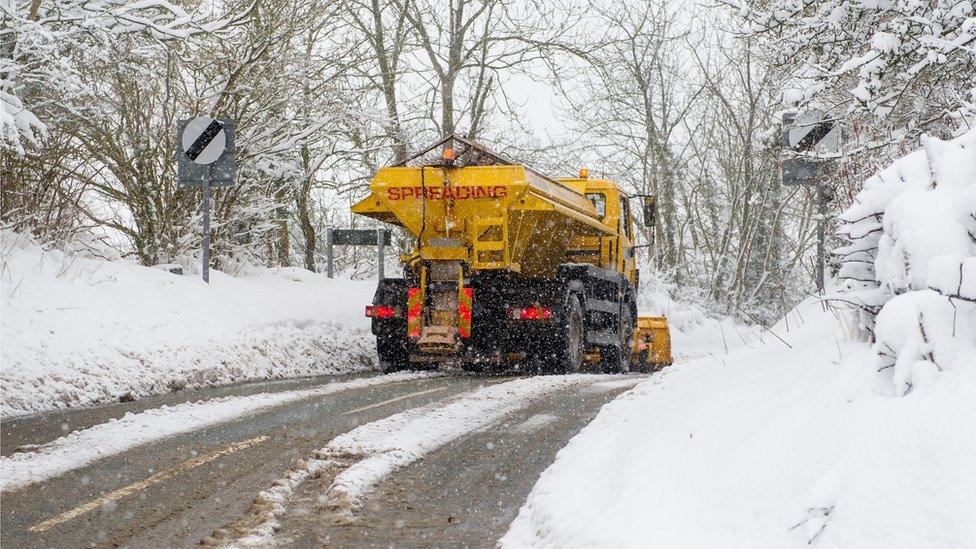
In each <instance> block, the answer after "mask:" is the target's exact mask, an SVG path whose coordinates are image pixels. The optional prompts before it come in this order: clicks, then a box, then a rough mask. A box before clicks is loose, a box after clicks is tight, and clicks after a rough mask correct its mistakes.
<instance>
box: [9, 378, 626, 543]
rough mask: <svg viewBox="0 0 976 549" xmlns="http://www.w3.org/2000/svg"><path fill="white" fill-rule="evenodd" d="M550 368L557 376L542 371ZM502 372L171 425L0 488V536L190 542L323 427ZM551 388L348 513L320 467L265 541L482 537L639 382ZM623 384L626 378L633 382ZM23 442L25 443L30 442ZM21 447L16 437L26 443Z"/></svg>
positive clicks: (251, 388) (180, 398) (43, 439)
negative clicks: (338, 515) (327, 503)
mask: <svg viewBox="0 0 976 549" xmlns="http://www.w3.org/2000/svg"><path fill="white" fill-rule="evenodd" d="M553 377H555V376H553ZM347 379H349V378H348V377H342V378H336V377H329V378H306V379H301V380H288V381H279V382H267V383H256V384H248V385H242V386H237V387H227V388H221V389H211V390H207V391H198V392H193V393H188V394H179V393H177V394H173V395H165V396H160V397H153V398H149V399H145V400H142V401H137V402H132V403H126V404H117V405H110V406H104V407H99V408H91V409H86V410H78V411H71V412H54V413H50V414H45V415H40V416H35V417H31V418H23V419H17V420H11V421H8V422H5V423H3V425H2V430H3V434H2V435H3V436H2V439H3V442H2V450H3V455H4V456H8V455H10V454H11V453H12V452H14V451H15V450H16V449H17V448H18V447H24V446H25V445H38V444H44V443H47V442H50V441H51V440H53V439H55V438H57V437H59V436H62V435H63V434H65V433H66V432H69V431H74V430H78V429H84V428H87V427H90V426H93V425H96V424H99V423H103V422H106V421H109V420H111V419H112V418H118V417H121V416H122V415H124V414H125V413H127V412H138V411H142V410H146V409H149V408H155V407H158V406H161V405H163V404H175V403H179V402H185V401H195V400H200V399H204V398H212V397H215V396H226V395H247V394H253V393H257V392H278V391H284V390H292V389H296V388H307V387H311V386H315V385H320V384H321V383H323V382H328V381H336V380H347ZM512 379H514V378H512V377H477V376H468V375H447V376H444V377H433V378H425V379H415V380H409V381H398V382H393V383H388V384H380V385H374V386H371V387H366V388H353V389H348V390H344V391H341V392H337V393H334V394H330V395H327V396H324V397H316V398H308V399H305V400H301V401H297V402H292V403H289V404H284V405H281V406H279V407H276V408H271V409H268V410H264V411H261V412H259V413H256V414H253V415H247V416H242V417H239V418H236V419H234V420H232V421H229V422H226V423H223V424H219V425H215V426H211V427H208V428H204V429H200V430H197V431H193V432H190V433H186V434H182V435H177V436H173V437H170V438H166V439H163V440H159V441H157V442H154V443H150V444H147V445H144V446H140V447H137V448H133V449H131V450H128V451H126V452H123V453H121V454H117V455H113V456H107V457H105V458H103V459H101V460H99V461H97V462H95V463H92V464H90V465H89V466H86V467H82V468H80V469H76V470H73V471H70V472H68V473H66V474H64V475H61V476H58V477H54V478H51V479H49V480H47V481H44V482H41V483H38V484H33V485H30V486H26V487H24V488H21V489H19V490H13V491H8V492H4V493H3V495H2V510H0V513H2V514H0V517H2V525H0V545H3V546H4V547H89V546H98V547H194V546H198V544H199V542H200V540H202V539H204V538H207V537H208V536H210V535H211V534H212V533H213V532H215V530H217V529H219V528H221V527H223V526H225V525H228V524H231V523H233V522H234V521H235V520H236V519H239V517H241V516H243V515H245V513H247V511H248V509H249V507H250V506H251V503H252V501H254V498H255V496H256V495H257V494H258V493H259V492H261V491H263V490H266V489H268V488H269V487H271V485H272V483H274V481H275V480H277V479H279V478H281V477H282V476H283V475H284V474H285V473H286V472H287V471H289V470H290V469H291V468H293V467H294V466H295V465H296V464H297V463H299V462H300V460H302V459H306V458H309V457H312V456H313V454H314V452H315V450H317V449H319V448H322V447H323V446H325V445H326V444H328V442H329V441H330V440H332V439H333V438H334V437H336V436H338V435H340V434H343V433H346V432H348V431H351V430H352V429H355V428H356V427H359V426H361V425H365V424H367V423H370V422H373V421H377V420H380V419H383V418H386V417H388V416H390V415H393V414H396V413H399V412H402V411H405V410H408V409H412V408H416V407H419V406H424V405H427V404H431V403H437V402H441V401H445V400H449V399H450V398H451V397H455V396H458V395H461V394H463V393H467V392H470V391H474V390H476V389H478V388H479V387H482V386H485V385H491V384H497V383H504V382H506V381H510V380H512ZM618 379H620V380H621V382H622V383H594V384H587V385H584V386H582V387H574V388H571V389H561V390H558V391H553V392H551V393H549V394H546V395H545V396H543V397H541V398H539V399H536V400H533V401H531V402H529V403H528V404H526V405H525V406H523V407H521V408H519V409H518V410H517V411H516V412H514V413H510V414H508V415H507V416H505V417H504V418H503V419H502V420H501V421H499V422H496V423H494V424H492V425H490V426H488V427H486V428H482V429H480V430H476V431H474V432H469V433H467V434H465V435H463V436H462V437H460V438H458V439H455V440H453V441H452V442H449V443H447V444H445V445H444V446H442V447H440V448H438V449H436V450H435V451H433V452H431V453H430V454H429V455H427V456H425V457H424V458H423V459H421V460H419V461H416V462H414V463H412V464H410V465H407V466H405V467H403V468H402V469H399V470H396V471H394V472H393V473H392V474H391V475H390V476H389V477H387V478H386V479H385V480H383V481H382V482H380V483H379V485H377V486H376V487H375V488H374V489H373V490H372V491H371V492H370V493H369V494H368V495H367V496H366V497H365V498H364V501H363V506H362V508H361V509H359V510H358V511H357V512H355V513H354V515H353V518H352V520H344V521H336V520H335V519H334V517H333V516H332V513H331V512H329V511H328V510H327V509H325V508H324V507H323V505H322V503H321V497H320V495H321V494H322V493H324V491H325V490H326V489H327V488H328V486H329V484H330V483H331V480H332V479H331V478H330V476H329V475H322V476H320V477H318V478H312V479H309V480H308V481H307V482H305V483H302V484H301V485H299V487H298V488H297V490H296V492H295V493H294V494H293V495H292V497H290V498H289V500H288V504H287V511H286V513H285V514H284V515H283V516H282V517H280V523H281V528H280V530H279V531H278V533H277V535H276V538H275V541H276V542H277V543H279V544H282V545H287V546H293V547H312V546H316V547H317V546H321V545H323V544H326V545H329V546H336V547H362V546H377V547H379V546H383V547H388V546H430V545H436V546H493V545H494V544H495V542H496V540H497V539H498V538H499V537H500V536H501V535H502V534H504V533H505V530H506V529H507V527H508V524H509V523H510V522H511V521H512V519H514V517H515V515H516V514H517V512H518V509H519V507H520V506H521V505H522V503H523V502H524V500H525V498H526V496H527V495H528V493H529V491H530V490H531V489H532V486H533V485H534V484H535V482H536V480H537V479H538V477H539V475H540V473H541V472H542V471H543V470H544V469H545V468H546V467H548V465H549V464H551V463H552V461H553V459H554V458H555V454H556V452H558V451H559V449H561V448H562V447H563V446H565V444H566V443H567V442H568V441H569V439H570V438H572V437H573V436H574V435H575V434H576V433H577V432H578V431H579V430H580V429H581V428H582V427H584V426H585V425H586V424H587V423H588V422H589V421H590V420H592V419H593V417H595V416H596V414H597V412H598V411H599V409H600V407H601V406H602V405H603V404H605V403H607V402H609V401H610V400H612V399H613V398H614V397H615V396H616V395H618V394H620V393H621V392H623V391H625V390H627V389H628V388H630V387H631V386H632V385H633V384H636V383H637V382H638V381H640V378H638V377H636V376H634V377H632V378H622V377H621V378H618ZM630 382H632V383H630ZM28 447H29V446H28ZM23 449H24V448H21V450H23Z"/></svg>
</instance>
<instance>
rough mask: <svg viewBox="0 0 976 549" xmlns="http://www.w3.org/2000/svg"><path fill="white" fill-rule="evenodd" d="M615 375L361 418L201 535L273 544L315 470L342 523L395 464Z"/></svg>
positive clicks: (533, 383) (225, 542)
mask: <svg viewBox="0 0 976 549" xmlns="http://www.w3.org/2000/svg"><path fill="white" fill-rule="evenodd" d="M611 379H618V380H619V377H616V378H615V377H613V376H600V375H586V374H577V375H568V376H539V377H530V378H523V379H517V380H514V381H507V382H503V383H498V384H495V385H490V386H486V387H482V388H479V389H476V390H474V391H471V392H467V393H463V394H461V395H459V396H456V397H453V398H449V399H448V400H446V401H442V402H437V403H433V404H429V405H426V406H421V407H419V408H413V409H410V410H407V411H404V412H401V413H398V414H394V415H391V416H389V417H386V418H384V419H380V420H378V421H374V422H372V423H368V424H365V425H362V426H360V427H358V428H356V429H353V430H352V431H349V432H347V433H345V434H343V435H340V436H337V437H335V438H334V439H332V441H331V442H330V443H329V444H328V445H327V446H325V447H324V448H321V449H320V450H318V451H317V452H315V453H314V454H313V455H312V457H310V458H308V459H306V460H305V461H304V462H303V463H301V464H299V466H298V467H296V468H294V469H292V470H290V471H289V472H288V473H287V474H286V475H285V476H284V477H282V478H280V479H279V480H278V481H276V482H275V483H273V485H272V487H271V488H269V489H267V490H265V491H263V492H261V493H260V494H258V496H257V497H256V498H255V500H254V502H253V503H252V504H251V506H250V508H249V509H248V511H247V512H246V513H245V514H244V515H243V516H242V517H239V518H238V519H237V520H235V521H233V522H232V523H230V524H228V525H226V526H224V527H223V528H220V529H218V530H216V531H215V532H214V533H213V534H212V535H210V536H208V537H206V538H204V540H202V542H203V543H204V544H207V545H212V546H222V547H242V546H243V547H248V546H250V547H264V546H268V545H270V544H272V543H273V541H274V540H273V538H274V535H275V532H276V531H277V530H278V528H279V527H280V522H279V521H280V519H281V517H282V516H283V515H284V514H285V513H286V512H287V510H288V501H289V499H290V498H291V497H292V495H293V494H294V493H295V491H296V490H297V489H298V488H299V487H300V486H301V485H302V484H303V483H305V482H306V481H308V480H309V479H310V478H316V477H329V478H332V483H331V485H330V486H329V488H328V490H327V491H326V493H325V494H324V495H322V497H321V500H322V501H323V502H324V505H325V506H326V507H327V508H328V509H329V510H330V512H331V513H330V514H331V519H332V520H333V521H336V522H339V523H341V522H344V521H350V520H352V518H353V516H354V514H355V513H356V511H357V510H358V509H359V508H360V507H361V505H362V498H363V497H364V496H365V495H366V494H367V493H369V492H370V490H372V489H373V488H374V487H375V486H376V485H377V484H378V483H379V482H381V481H382V480H383V479H385V478H386V477H387V476H388V475H390V474H391V473H393V472H394V471H396V470H397V469H399V468H401V467H403V466H405V465H409V464H411V463H413V462H415V461H417V460H419V459H421V458H422V457H423V456H424V455H426V454H428V453H430V452H432V451H434V450H436V449H438V448H440V447H442V446H444V445H445V444H447V443H449V442H451V441H453V440H455V439H457V438H459V437H462V436H464V435H466V434H469V433H471V432H473V431H477V430H478V429H481V428H484V427H487V426H489V425H491V424H493V423H496V422H498V421H499V420H500V419H502V418H503V417H505V416H506V415H508V414H510V413H512V412H514V411H517V410H519V409H520V408H522V407H525V406H527V405H529V404H530V403H531V402H533V401H535V400H538V399H540V398H542V397H545V396H547V395H550V394H552V393H554V392H558V391H560V390H565V389H569V388H572V387H579V386H584V385H589V384H593V383H596V382H601V381H608V380H611ZM635 383H636V380H635Z"/></svg>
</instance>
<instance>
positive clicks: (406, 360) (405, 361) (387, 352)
mask: <svg viewBox="0 0 976 549" xmlns="http://www.w3.org/2000/svg"><path fill="white" fill-rule="evenodd" d="M376 354H377V355H379V359H380V368H381V369H382V370H383V373H385V374H389V373H391V372H400V371H402V370H411V369H413V364H411V362H410V352H409V351H407V348H406V346H405V345H404V342H403V341H402V340H399V339H397V338H392V337H378V338H376Z"/></svg>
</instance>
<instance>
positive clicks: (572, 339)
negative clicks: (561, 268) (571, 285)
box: [554, 296, 583, 373]
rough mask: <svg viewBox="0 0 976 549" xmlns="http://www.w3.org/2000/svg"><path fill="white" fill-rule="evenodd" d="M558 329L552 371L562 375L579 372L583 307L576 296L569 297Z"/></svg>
mask: <svg viewBox="0 0 976 549" xmlns="http://www.w3.org/2000/svg"><path fill="white" fill-rule="evenodd" d="M560 329H561V331H562V333H561V334H559V337H558V339H557V343H556V364H555V368H554V369H555V370H557V371H559V372H562V373H576V372H579V371H580V370H581V369H582V367H583V307H581V306H580V302H579V298H577V297H576V296H571V297H570V298H569V301H568V302H567V304H566V316H565V317H564V319H563V323H562V325H561V326H560Z"/></svg>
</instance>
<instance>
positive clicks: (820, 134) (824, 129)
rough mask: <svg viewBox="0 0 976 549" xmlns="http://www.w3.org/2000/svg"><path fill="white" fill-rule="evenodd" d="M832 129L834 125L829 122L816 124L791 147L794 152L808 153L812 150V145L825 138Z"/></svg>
mask: <svg viewBox="0 0 976 549" xmlns="http://www.w3.org/2000/svg"><path fill="white" fill-rule="evenodd" d="M832 129H834V123H833V122H831V121H830V120H824V121H823V122H820V123H818V124H817V125H816V126H814V127H813V129H812V130H810V133H808V134H806V135H804V136H803V139H801V140H799V141H797V142H796V145H794V146H793V150H794V151H808V150H810V149H812V148H813V146H814V145H816V144H817V143H820V140H821V139H823V138H824V137H827V134H828V133H830V130H832Z"/></svg>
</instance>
